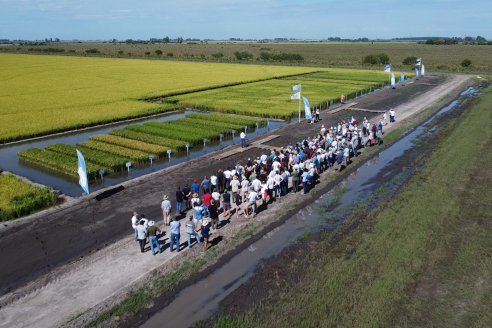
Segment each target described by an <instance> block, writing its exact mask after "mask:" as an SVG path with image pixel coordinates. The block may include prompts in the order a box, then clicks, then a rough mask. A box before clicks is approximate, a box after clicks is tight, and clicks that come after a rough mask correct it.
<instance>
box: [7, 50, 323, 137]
mask: <svg viewBox="0 0 492 328" xmlns="http://www.w3.org/2000/svg"><path fill="white" fill-rule="evenodd" d="M315 71H320V69H318V68H305V67H304V68H303V67H284V66H267V65H237V64H217V63H190V62H176V61H151V60H138V59H113V58H83V57H64V56H37V55H12V54H0V121H1V122H2V125H1V128H0V142H8V141H13V140H19V139H24V138H28V137H33V136H38V135H45V134H49V133H53V132H58V131H64V130H69V129H74V128H79V127H84V126H90V125H95V124H100V123H105V122H111V121H114V120H121V119H125V118H132V117H138V116H145V115H149V114H155V113H161V112H165V111H169V110H172V109H176V108H179V106H178V105H176V104H169V103H164V104H152V103H148V102H145V101H138V100H139V99H144V98H150V97H156V96H170V95H175V94H181V93H186V92H192V91H198V90H207V89H211V88H217V87H220V86H226V85H235V84H240V83H245V82H253V81H261V80H265V79H272V78H275V77H284V76H289V75H296V74H304V73H309V72H315Z"/></svg>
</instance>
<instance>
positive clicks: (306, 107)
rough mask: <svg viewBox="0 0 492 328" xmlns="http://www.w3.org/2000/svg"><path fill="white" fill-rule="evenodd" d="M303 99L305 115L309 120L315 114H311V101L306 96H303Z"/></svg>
mask: <svg viewBox="0 0 492 328" xmlns="http://www.w3.org/2000/svg"><path fill="white" fill-rule="evenodd" d="M302 100H303V101H304V115H305V116H306V119H307V120H310V119H312V118H313V115H312V114H311V107H309V101H308V100H307V98H306V97H302Z"/></svg>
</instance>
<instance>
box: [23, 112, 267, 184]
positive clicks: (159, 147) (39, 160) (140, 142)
mask: <svg viewBox="0 0 492 328" xmlns="http://www.w3.org/2000/svg"><path fill="white" fill-rule="evenodd" d="M256 122H258V123H259V124H265V123H266V121H265V120H262V119H257V118H252V117H244V116H237V115H234V116H232V115H217V114H211V115H205V114H190V115H187V116H186V117H185V118H183V119H179V120H175V121H170V122H165V123H162V122H149V123H145V124H143V125H138V124H135V125H129V126H127V127H126V128H125V129H122V130H113V131H110V133H109V135H95V136H92V137H90V140H89V141H85V142H80V143H78V144H77V146H72V145H66V144H52V145H47V146H46V147H44V149H38V148H30V149H26V150H22V151H20V152H18V154H17V155H18V156H19V158H21V159H23V160H26V161H29V162H32V163H36V164H38V165H42V166H45V167H48V168H50V169H52V170H55V171H59V172H62V173H65V174H68V175H70V176H73V177H78V173H77V166H78V165H77V152H76V149H78V150H80V152H81V153H82V154H83V155H84V159H85V161H86V169H87V177H88V179H89V180H93V179H96V178H97V177H98V172H99V170H100V169H104V170H105V171H106V172H108V173H110V172H117V171H121V170H124V169H125V168H126V166H125V164H126V163H127V162H132V163H146V162H149V161H150V159H149V156H150V155H154V156H155V158H159V157H163V156H167V150H168V149H171V150H172V151H179V150H183V149H184V148H185V145H186V144H187V143H189V144H190V145H191V146H192V147H193V146H194V145H198V144H202V143H203V139H208V140H214V139H219V137H220V134H224V135H227V134H231V133H232V130H237V131H238V133H239V131H240V130H241V129H242V128H244V127H245V126H246V125H248V126H250V127H254V126H256ZM201 127H206V128H201Z"/></svg>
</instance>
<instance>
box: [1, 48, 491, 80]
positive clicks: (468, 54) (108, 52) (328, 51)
mask: <svg viewBox="0 0 492 328" xmlns="http://www.w3.org/2000/svg"><path fill="white" fill-rule="evenodd" d="M49 47H50V48H51V47H53V48H56V49H65V52H64V54H67V55H70V54H71V55H76V56H85V55H87V54H86V52H85V51H86V50H88V49H91V48H97V49H98V50H99V51H100V54H98V55H99V56H110V57H123V58H135V57H137V58H152V59H177V60H187V61H221V62H238V60H237V58H236V56H235V55H234V53H235V52H240V53H241V52H248V53H251V55H252V59H250V60H249V61H246V62H249V63H266V64H281V65H310V66H329V67H345V68H369V69H380V68H381V67H378V66H377V65H375V66H371V65H369V66H366V65H363V63H362V61H363V59H364V57H365V56H367V55H371V54H379V53H386V54H388V56H389V58H390V61H391V65H392V67H394V68H396V69H401V68H403V67H405V65H403V64H402V62H403V60H404V59H405V58H406V57H409V56H414V57H418V58H420V57H421V58H422V62H423V63H424V64H425V66H426V68H427V70H428V72H429V73H431V72H435V71H440V72H443V71H452V72H458V71H459V72H463V71H464V72H482V73H483V72H491V71H492V46H490V45H464V44H458V45H425V44H417V43H416V42H374V43H371V42H354V43H349V42H323V43H321V42H299V43H244V42H241V43H235V42H209V43H203V44H202V43H200V42H198V43H196V44H187V43H183V44H175V43H169V44H158V43H157V44H126V43H115V44H113V43H103V42H84V43H74V42H69V43H63V42H62V43H51V44H49ZM3 48H4V49H9V50H7V51H8V52H10V53H14V52H18V53H32V52H30V51H28V49H29V48H33V49H36V48H47V46H17V45H16V46H13V47H3ZM18 48H19V50H17V49H18ZM69 50H72V51H73V53H72V52H70V53H69ZM156 50H161V51H162V55H157V54H156V53H155V51H156ZM7 51H5V52H7ZM118 52H121V54H119V53H118ZM146 52H148V53H149V54H148V55H147V54H146ZM262 52H263V53H268V54H272V55H275V54H285V53H294V54H299V55H301V56H302V57H303V58H304V60H303V61H300V62H299V61H273V62H271V61H267V62H265V61H263V60H261V58H260V55H261V53H262ZM170 54H172V56H170ZM217 54H222V56H220V55H219V57H217ZM214 55H215V56H214ZM91 56H93V54H91ZM465 58H469V59H470V60H471V61H472V65H471V66H470V67H468V68H462V67H461V66H460V63H461V61H462V60H463V59H465ZM241 62H245V60H241ZM407 67H408V66H407Z"/></svg>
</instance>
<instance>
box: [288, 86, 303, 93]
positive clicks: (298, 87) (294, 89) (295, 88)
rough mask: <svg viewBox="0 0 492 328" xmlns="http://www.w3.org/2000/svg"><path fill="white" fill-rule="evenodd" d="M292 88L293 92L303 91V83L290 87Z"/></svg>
mask: <svg viewBox="0 0 492 328" xmlns="http://www.w3.org/2000/svg"><path fill="white" fill-rule="evenodd" d="M290 90H291V91H292V92H294V91H301V85H300V84H298V85H294V86H293V87H292V88H290Z"/></svg>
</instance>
